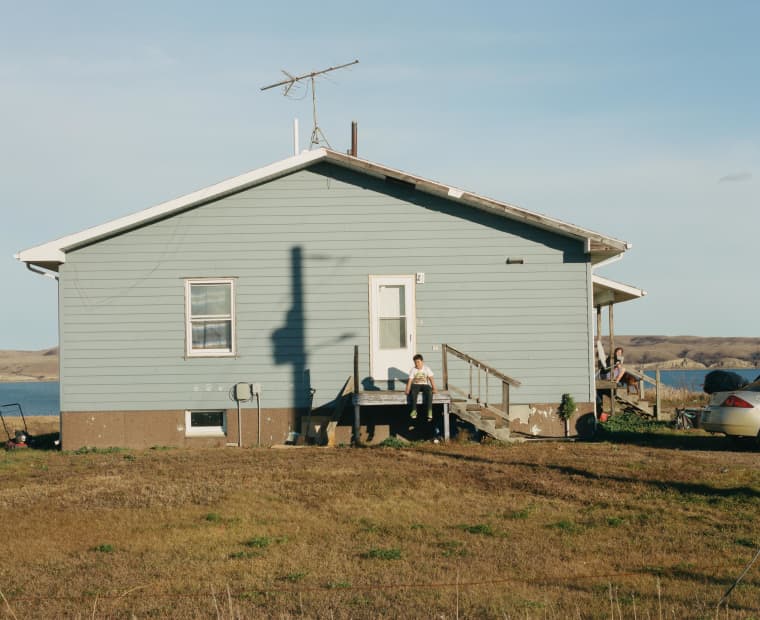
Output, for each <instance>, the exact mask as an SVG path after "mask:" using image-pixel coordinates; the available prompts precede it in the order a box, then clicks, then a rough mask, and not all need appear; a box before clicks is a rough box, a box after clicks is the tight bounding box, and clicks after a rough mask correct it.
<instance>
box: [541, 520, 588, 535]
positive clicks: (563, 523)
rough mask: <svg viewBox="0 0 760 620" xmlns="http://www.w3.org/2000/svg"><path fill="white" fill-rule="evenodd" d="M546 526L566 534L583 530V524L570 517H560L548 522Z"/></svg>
mask: <svg viewBox="0 0 760 620" xmlns="http://www.w3.org/2000/svg"><path fill="white" fill-rule="evenodd" d="M548 527H550V528H552V529H556V530H559V531H561V532H565V533H567V534H577V533H578V532H581V531H583V526H581V525H579V524H578V523H576V522H575V521H572V520H570V519H562V520H560V521H557V522H556V523H550V524H549V525H548Z"/></svg>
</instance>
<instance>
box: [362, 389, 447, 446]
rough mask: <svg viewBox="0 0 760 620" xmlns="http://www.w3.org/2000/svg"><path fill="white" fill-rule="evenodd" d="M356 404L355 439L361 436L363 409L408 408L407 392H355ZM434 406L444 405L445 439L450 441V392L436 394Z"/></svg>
mask: <svg viewBox="0 0 760 620" xmlns="http://www.w3.org/2000/svg"><path fill="white" fill-rule="evenodd" d="M351 400H352V401H353V404H354V437H358V436H359V411H360V409H361V408H362V407H379V406H382V405H385V406H389V405H390V406H399V407H406V406H407V398H406V392H404V391H402V390H365V391H361V392H354V393H353V395H352V396H351ZM422 402H423V400H422V394H420V395H419V396H418V397H417V403H418V404H421V403H422ZM433 404H434V405H443V439H444V440H445V441H448V439H449V438H450V436H451V422H450V420H449V405H450V404H451V396H450V395H449V393H448V392H435V393H434V394H433Z"/></svg>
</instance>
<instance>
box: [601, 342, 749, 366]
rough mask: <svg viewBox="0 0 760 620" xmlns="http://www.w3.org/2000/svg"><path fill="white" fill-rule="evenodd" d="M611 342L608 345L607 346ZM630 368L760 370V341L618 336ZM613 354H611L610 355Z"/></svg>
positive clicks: (617, 344)
mask: <svg viewBox="0 0 760 620" xmlns="http://www.w3.org/2000/svg"><path fill="white" fill-rule="evenodd" d="M607 342H608V341H607V339H606V338H605V339H604V344H605V345H607ZM615 346H621V347H623V349H624V350H625V361H626V363H627V364H634V365H636V366H643V367H645V368H655V367H659V368H753V367H757V366H760V338H702V337H699V336H617V335H616V336H615ZM608 353H609V351H608Z"/></svg>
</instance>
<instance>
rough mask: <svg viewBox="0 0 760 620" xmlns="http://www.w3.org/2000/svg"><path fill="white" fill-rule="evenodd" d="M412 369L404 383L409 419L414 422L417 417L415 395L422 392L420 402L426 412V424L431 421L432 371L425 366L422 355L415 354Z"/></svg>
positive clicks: (433, 386) (433, 391)
mask: <svg viewBox="0 0 760 620" xmlns="http://www.w3.org/2000/svg"><path fill="white" fill-rule="evenodd" d="M412 359H413V361H414V367H413V368H411V369H410V370H409V380H408V381H407V382H406V395H407V397H408V400H409V417H410V418H412V420H414V419H415V418H416V417H417V395H418V394H419V393H420V392H422V402H423V404H424V405H425V410H426V411H427V419H428V422H431V421H432V420H433V394H434V393H435V392H437V391H438V390H436V389H435V380H434V379H433V371H432V370H430V368H429V367H428V366H426V365H425V360H424V359H423V357H422V355H420V354H419V353H417V355H415V356H414V357H413V358H412Z"/></svg>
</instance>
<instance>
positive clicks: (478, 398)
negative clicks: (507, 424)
mask: <svg viewBox="0 0 760 620" xmlns="http://www.w3.org/2000/svg"><path fill="white" fill-rule="evenodd" d="M441 347H442V357H443V361H442V369H443V386H442V387H443V389H444V390H446V391H449V389H450V388H449V356H450V355H451V356H453V357H456V358H458V359H460V360H462V361H463V362H465V363H466V364H467V366H468V374H469V391H468V392H467V398H469V399H472V400H474V401H475V402H477V403H478V404H479V405H482V406H484V407H488V406H489V405H488V402H487V401H488V379H489V377H493V378H495V379H497V380H499V381H501V407H502V411H503V413H504V417H505V418H508V417H509V388H510V386H512V387H520V385H521V384H520V382H519V381H518V380H517V379H514V378H512V377H509V376H507V375H505V374H504V373H503V372H501V371H499V370H496V369H495V368H493V367H492V366H489V365H488V364H484V363H483V362H481V361H480V360H477V359H475V358H474V357H472V356H471V355H467V354H466V353H462V352H461V351H458V350H457V349H455V348H454V347H451V346H449V345H447V344H444V345H441ZM481 379H483V381H481ZM483 382H484V383H485V398H483V394H484V393H483V391H482V389H481V388H482V386H483Z"/></svg>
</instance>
